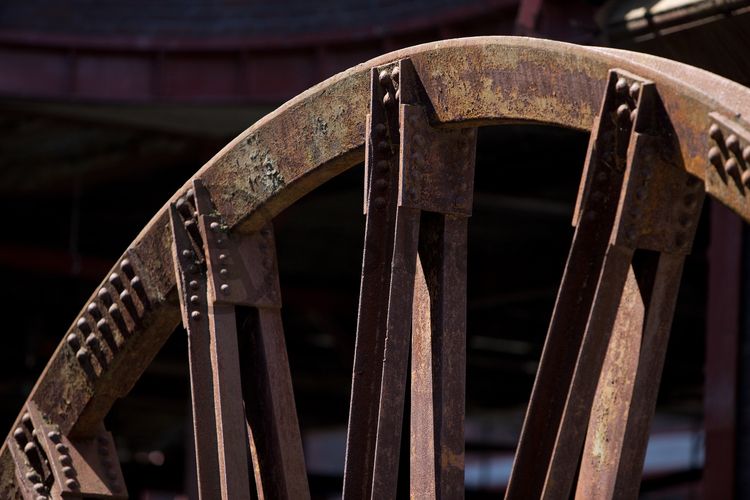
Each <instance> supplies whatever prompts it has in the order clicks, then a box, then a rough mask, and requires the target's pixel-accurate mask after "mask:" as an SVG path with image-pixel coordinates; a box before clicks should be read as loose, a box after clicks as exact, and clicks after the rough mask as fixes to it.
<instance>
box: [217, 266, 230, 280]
mask: <svg viewBox="0 0 750 500" xmlns="http://www.w3.org/2000/svg"><path fill="white" fill-rule="evenodd" d="M219 276H221V277H222V278H226V277H227V276H229V269H227V268H226V267H222V268H221V269H219Z"/></svg>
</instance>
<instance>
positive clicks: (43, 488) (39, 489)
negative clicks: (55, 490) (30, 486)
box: [34, 483, 47, 493]
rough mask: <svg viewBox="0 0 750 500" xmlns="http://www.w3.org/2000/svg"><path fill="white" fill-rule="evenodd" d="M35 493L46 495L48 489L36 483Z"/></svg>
mask: <svg viewBox="0 0 750 500" xmlns="http://www.w3.org/2000/svg"><path fill="white" fill-rule="evenodd" d="M34 491H36V492H37V493H45V492H46V491H47V488H46V487H45V486H44V484H42V483H36V484H35V485H34Z"/></svg>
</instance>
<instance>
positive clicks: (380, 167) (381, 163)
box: [375, 160, 390, 172]
mask: <svg viewBox="0 0 750 500" xmlns="http://www.w3.org/2000/svg"><path fill="white" fill-rule="evenodd" d="M375 168H377V169H378V170H380V171H381V172H384V171H386V170H388V169H389V168H390V165H389V164H388V162H387V161H385V160H380V161H379V162H377V163H376V164H375Z"/></svg>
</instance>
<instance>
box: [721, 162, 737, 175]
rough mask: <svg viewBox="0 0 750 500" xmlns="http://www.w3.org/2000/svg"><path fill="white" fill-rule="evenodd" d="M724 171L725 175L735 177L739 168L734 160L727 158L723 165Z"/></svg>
mask: <svg viewBox="0 0 750 500" xmlns="http://www.w3.org/2000/svg"><path fill="white" fill-rule="evenodd" d="M724 170H726V171H727V174H729V175H737V174H738V173H739V171H740V166H739V165H738V164H737V160H736V159H734V158H729V159H728V160H727V161H726V162H725V163H724Z"/></svg>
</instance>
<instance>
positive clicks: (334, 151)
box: [0, 37, 750, 498]
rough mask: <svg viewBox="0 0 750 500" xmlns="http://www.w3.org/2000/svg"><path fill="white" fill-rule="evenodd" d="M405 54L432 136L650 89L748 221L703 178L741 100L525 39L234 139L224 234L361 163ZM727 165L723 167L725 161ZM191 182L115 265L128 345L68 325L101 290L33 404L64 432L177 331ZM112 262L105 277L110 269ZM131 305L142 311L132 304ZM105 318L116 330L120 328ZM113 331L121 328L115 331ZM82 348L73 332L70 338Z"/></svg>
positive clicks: (738, 92)
mask: <svg viewBox="0 0 750 500" xmlns="http://www.w3.org/2000/svg"><path fill="white" fill-rule="evenodd" d="M404 58H410V60H411V62H412V64H413V66H414V68H415V70H416V73H417V74H418V77H419V79H420V81H421V85H422V88H423V92H424V94H425V95H424V96H423V97H424V102H428V101H429V102H430V103H431V105H430V108H429V110H428V111H429V113H428V116H429V119H430V121H431V122H432V123H433V125H435V126H438V127H439V126H445V127H469V126H476V125H485V124H486V125H489V124H502V123H545V124H550V125H556V126H561V127H567V128H575V129H579V130H590V129H591V127H592V125H593V123H594V116H595V114H596V112H597V106H598V102H599V99H600V96H601V95H602V92H603V90H604V88H605V85H606V83H607V78H608V70H609V69H610V68H613V67H617V68H621V69H623V70H625V71H630V72H633V73H636V74H638V75H641V77H643V78H644V79H648V80H649V81H652V82H654V83H655V84H656V85H657V86H658V88H659V95H660V98H661V102H662V104H663V107H664V111H665V112H666V114H667V115H668V116H669V117H670V120H671V123H672V124H673V126H674V130H673V131H672V132H673V134H674V137H675V144H676V145H677V148H678V149H677V151H676V153H677V155H678V156H679V157H680V158H681V164H680V167H681V168H683V169H684V170H685V171H686V172H688V173H690V174H692V175H693V176H695V177H696V178H697V179H699V180H701V181H703V180H704V179H706V177H707V176H708V177H709V178H708V184H709V186H711V187H710V188H709V193H710V194H711V195H713V196H714V197H716V198H717V199H718V200H719V201H721V202H722V203H724V204H726V205H727V206H729V207H730V208H732V209H733V210H734V211H735V212H737V213H738V214H739V215H741V216H742V217H743V218H744V219H745V220H750V204H748V203H747V201H746V199H745V197H744V196H743V197H740V196H738V195H737V193H733V192H732V191H731V189H735V188H733V187H732V186H731V185H730V186H729V187H728V188H726V189H724V188H721V189H719V188H716V189H714V186H715V184H714V181H715V180H716V179H714V178H713V175H714V174H713V173H707V172H711V170H710V169H711V168H714V167H712V166H711V165H712V164H711V163H710V161H709V157H708V156H709V151H710V148H711V147H712V143H711V141H712V140H713V139H711V138H710V137H709V134H710V130H711V125H712V124H714V122H716V121H717V120H716V117H717V116H722V117H724V118H725V119H726V120H728V122H731V123H724V124H723V125H720V126H725V127H726V129H722V130H724V133H726V134H728V133H729V129H730V128H731V129H732V130H735V134H736V135H737V136H738V138H739V139H740V142H741V144H742V145H743V147H744V145H745V144H746V143H747V139H748V137H747V134H746V133H744V132H743V131H744V130H750V125H749V124H748V123H747V117H748V116H750V90H748V89H746V88H744V87H741V86H739V85H737V84H735V83H733V82H730V81H728V80H725V79H723V78H720V77H718V76H716V75H712V74H710V73H707V72H704V71H701V70H699V69H696V68H692V67H689V66H686V65H682V64H679V63H676V62H673V61H667V60H664V59H660V58H656V57H653V56H647V55H643V54H637V53H629V52H624V51H617V50H613V49H601V48H587V47H579V46H575V45H570V44H565V43H560V42H552V41H544V40H534V39H526V38H514V37H481V38H470V39H459V40H449V41H444V42H436V43H430V44H426V45H420V46H416V47H412V48H408V49H404V50H401V51H397V52H393V53H390V54H386V55H384V56H381V57H379V58H376V59H373V60H371V61H369V62H367V63H364V64H361V65H359V66H356V67H354V68H351V69H350V70H347V71H345V72H343V73H340V74H338V75H335V76H333V77H332V78H330V79H328V80H326V81H324V82H322V83H321V84H319V85H317V86H315V87H313V88H311V89H309V90H308V91H306V92H304V93H302V94H300V95H299V96H297V97H296V98H294V99H292V100H290V101H289V102H287V103H286V104H284V105H283V106H281V107H280V108H279V109H278V110H276V111H275V112H273V113H271V114H270V115H268V116H266V117H265V118H263V119H261V120H260V121H258V122H257V123H256V124H254V125H253V126H252V127H250V128H249V129H248V130H246V131H245V132H243V133H242V134H240V135H239V136H238V137H237V138H236V139H234V140H233V141H232V142H231V143H229V144H228V145H227V146H226V147H225V148H224V149H222V150H221V151H220V152H219V153H217V155H216V156H215V157H214V158H212V159H211V160H210V161H209V162H208V163H207V164H206V165H205V166H203V167H202V168H201V169H200V170H199V171H198V172H197V173H196V174H195V176H194V177H200V178H201V179H202V180H203V181H204V183H205V185H206V187H207V189H208V190H209V191H210V193H211V197H212V199H213V200H214V201H215V203H216V208H217V210H218V211H219V212H220V213H221V214H222V215H223V216H224V218H225V221H226V223H227V227H228V229H229V230H234V231H238V232H247V231H248V230H253V229H256V230H257V229H260V228H261V227H263V226H264V225H265V224H266V223H267V222H268V221H269V220H270V219H272V218H273V217H274V216H275V215H276V214H278V213H279V212H280V211H282V210H284V209H285V208H286V207H288V206H289V205H291V204H292V203H294V202H295V201H296V200H298V199H299V198H300V197H301V196H303V195H304V194H306V193H308V192H310V191H311V190H313V189H315V188H316V187H318V186H319V185H321V184H322V183H324V182H325V181H327V180H328V179H330V178H332V177H334V176H336V175H337V174H339V173H341V172H343V171H345V170H347V169H348V168H351V167H353V166H355V165H357V164H359V163H361V162H362V160H363V158H364V140H365V122H366V115H367V112H368V104H369V99H370V97H369V87H370V70H371V69H372V68H374V67H378V66H382V65H386V64H391V63H393V62H394V61H398V60H401V59H404ZM712 113H713V114H712ZM735 157H736V158H735V159H736V160H737V161H738V162H739V160H740V159H743V158H744V156H743V155H742V153H740V155H739V157H737V155H736V154H735ZM728 159H730V158H728V157H727V158H724V161H725V163H726V160H728ZM725 167H726V165H725ZM730 167H733V165H731V164H730ZM742 173H743V172H742V171H740V179H742V177H741V176H742ZM192 179H193V178H191V179H189V180H187V181H186V183H185V185H184V186H183V187H182V188H181V189H180V190H179V191H178V192H177V193H175V194H174V195H173V196H172V197H171V198H170V200H167V203H166V204H165V206H164V208H162V209H161V210H160V211H159V212H158V213H157V214H156V215H155V216H154V218H153V219H152V220H151V221H150V222H149V224H148V225H146V227H145V228H144V229H143V231H142V232H141V233H140V234H139V235H138V237H137V238H136V239H135V241H134V242H133V243H132V244H131V246H130V247H129V248H128V250H127V252H126V254H125V255H124V256H123V258H129V259H130V260H131V262H132V263H133V265H134V266H135V267H136V269H137V270H138V276H139V278H140V281H141V284H142V285H143V286H144V287H145V290H146V292H147V296H148V299H149V301H150V308H149V309H148V310H147V311H143V312H142V316H141V317H139V318H138V321H137V322H134V323H136V324H131V322H130V321H129V320H128V311H127V308H128V304H129V302H128V300H126V299H127V296H126V297H125V299H123V300H120V298H119V297H118V298H116V299H115V302H116V303H118V304H120V305H121V306H122V307H123V308H124V309H123V310H120V313H122V315H123V316H124V320H123V321H124V323H125V324H126V325H128V327H130V328H132V331H130V332H129V335H128V338H127V340H126V341H125V342H124V343H123V345H122V346H121V347H120V348H119V349H118V350H117V352H116V353H110V354H111V356H109V357H108V356H107V348H106V346H105V345H104V344H101V342H102V341H106V340H107V336H106V333H105V332H100V333H102V336H101V337H96V338H94V339H92V341H91V346H92V347H91V349H89V355H90V356H89V357H87V355H86V353H85V352H84V353H83V354H81V356H80V357H79V356H77V351H76V353H73V351H72V349H71V347H70V345H69V344H67V343H66V339H67V337H68V336H69V335H70V334H71V333H75V334H76V335H79V333H77V332H78V329H79V326H78V323H79V320H80V319H82V318H84V317H85V318H88V319H87V321H88V322H89V325H91V328H92V330H93V323H92V322H93V318H90V314H89V313H88V312H87V309H86V308H87V307H88V305H89V303H90V302H91V301H96V300H99V299H98V295H97V294H98V291H99V288H97V292H95V293H94V295H93V296H92V298H91V300H90V301H89V302H87V304H86V305H85V307H84V309H83V311H82V312H81V314H80V315H79V316H78V317H77V318H76V320H75V321H74V322H73V327H72V328H71V329H70V330H69V331H68V332H67V333H66V334H65V337H64V338H63V339H62V342H61V344H60V346H59V347H58V348H57V350H56V351H55V353H54V354H53V356H52V359H51V360H50V362H49V364H48V365H47V368H46V369H45V371H44V373H43V374H42V375H41V377H40V379H39V381H38V382H37V384H36V386H35V387H34V389H33V390H32V392H31V394H30V396H29V400H30V401H34V402H36V403H37V404H38V405H39V406H40V408H41V409H42V411H43V412H44V414H45V415H47V416H48V417H49V418H50V419H51V420H52V421H53V423H54V424H55V425H57V426H59V428H60V430H61V432H63V433H64V434H66V435H67V434H74V435H79V436H86V435H89V436H90V435H93V434H95V429H97V428H98V424H99V422H100V421H101V419H102V418H103V417H104V415H105V414H106V413H107V411H109V409H110V407H111V405H112V403H113V402H114V401H115V399H116V398H118V397H122V396H123V395H125V394H126V393H127V392H128V391H129V390H130V388H131V387H132V385H133V384H134V383H135V381H136V380H137V379H138V378H139V377H140V375H141V373H142V372H143V370H144V369H145V368H146V366H148V364H149V363H150V362H151V360H152V359H153V357H154V356H155V354H156V352H157V351H158V350H159V348H160V347H161V346H162V345H163V343H164V342H165V340H166V339H167V337H168V336H169V334H170V333H171V332H172V330H173V329H174V328H175V327H176V325H177V324H178V323H179V320H180V312H179V305H178V300H177V294H176V287H175V278H174V270H173V264H172V259H171V254H170V245H171V231H170V229H169V215H168V210H167V208H168V206H169V203H174V202H176V201H177V200H178V199H179V198H180V197H183V196H185V194H186V192H187V190H188V189H189V188H190V187H192ZM737 189H738V190H741V188H740V187H739V186H738V187H737ZM120 264H121V262H119V263H118V265H117V266H116V267H115V269H113V271H112V272H115V273H120V272H121V269H120V267H119V266H120ZM102 287H105V288H107V289H108V290H111V287H112V285H111V284H110V282H109V281H107V280H105V282H104V283H103V284H102ZM131 298H132V299H134V300H135V302H136V307H137V308H138V310H139V311H140V308H139V305H138V300H137V298H136V297H131ZM115 312H117V311H115ZM87 315H88V316H87ZM106 315H109V312H107V313H106ZM115 316H117V315H116V314H115V315H112V320H113V322H114V323H113V324H115V323H119V321H118V318H117V317H115ZM115 326H116V327H117V328H116V329H119V326H120V325H118V324H116V325H115ZM84 328H85V326H84ZM89 335H90V334H89ZM87 339H88V337H86V339H84V338H83V337H82V333H81V337H80V340H79V342H86V340H87ZM97 339H99V340H97ZM97 346H99V351H102V352H99V353H98V354H97V352H94V351H97ZM79 349H80V347H79ZM86 359H90V364H91V367H87V365H86V363H87V362H86ZM81 360H83V362H82V361H81ZM100 361H101V363H100ZM82 363H83V364H82ZM103 364H104V365H106V367H105V366H102V365H103ZM92 373H93V375H92ZM19 418H20V417H19ZM16 425H17V423H16ZM14 427H15V425H14ZM8 464H10V461H9V450H8V446H7V440H6V443H5V444H4V445H3V447H2V449H0V492H2V493H3V495H6V494H7V496H8V497H9V498H13V496H17V495H16V494H15V493H13V492H14V491H15V489H14V488H15V486H14V485H13V484H12V478H13V474H12V473H8V467H9V465H8Z"/></svg>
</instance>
